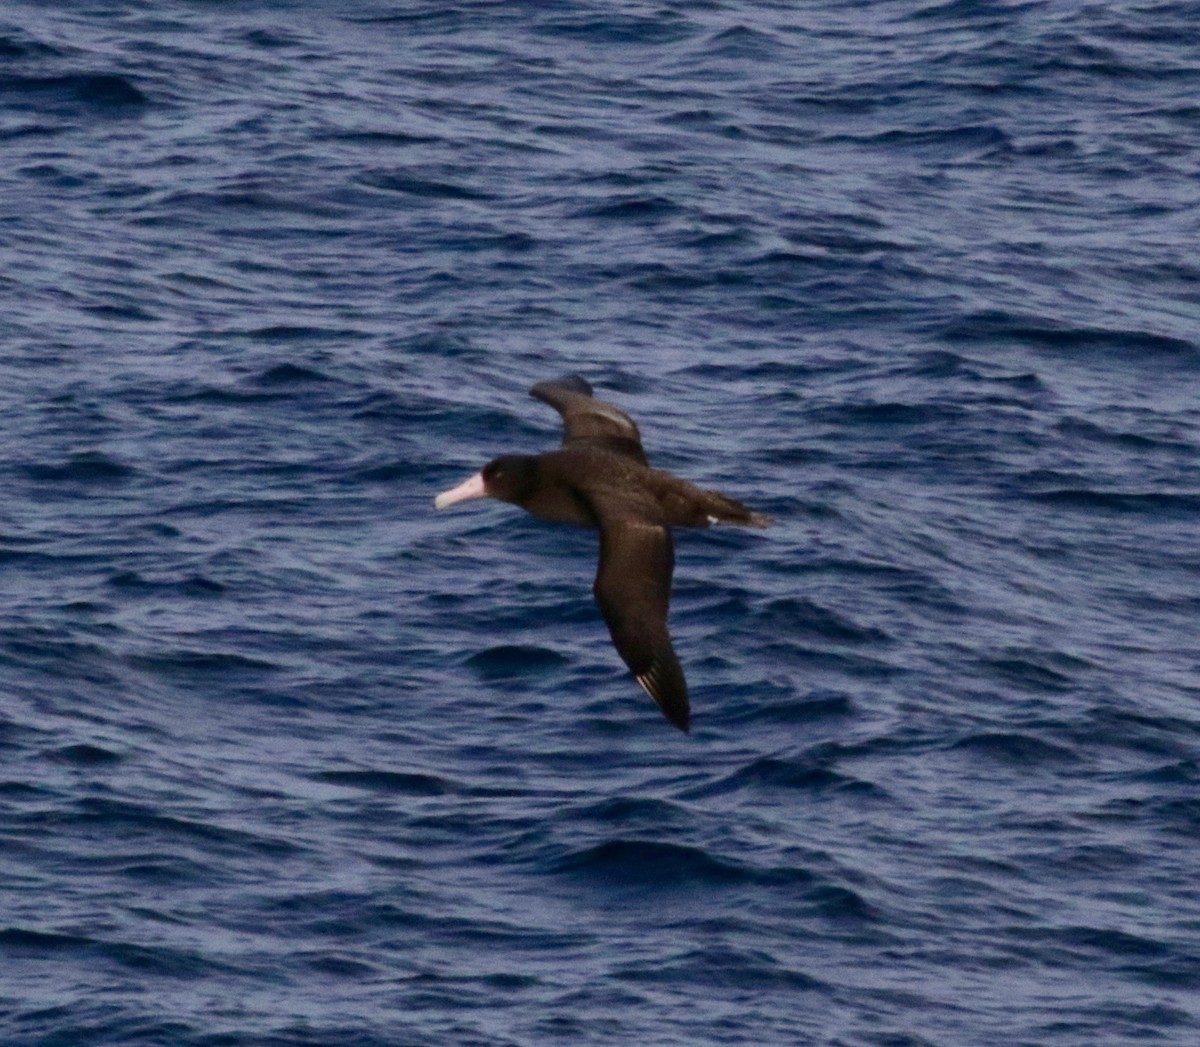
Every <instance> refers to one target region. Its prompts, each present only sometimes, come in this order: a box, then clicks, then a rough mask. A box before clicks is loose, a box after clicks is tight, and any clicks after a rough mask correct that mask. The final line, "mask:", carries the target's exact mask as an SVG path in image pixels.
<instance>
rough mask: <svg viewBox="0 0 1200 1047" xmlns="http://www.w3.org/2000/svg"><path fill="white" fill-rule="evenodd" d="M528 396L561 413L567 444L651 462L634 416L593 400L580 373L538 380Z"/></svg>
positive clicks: (588, 386) (566, 445)
mask: <svg viewBox="0 0 1200 1047" xmlns="http://www.w3.org/2000/svg"><path fill="white" fill-rule="evenodd" d="M529 395H530V396H533V397H536V398H537V399H538V400H541V401H543V402H544V403H548V404H549V405H550V406H551V407H553V408H554V409H555V410H556V411H557V412H558V413H559V414H560V415H562V420H563V446H564V447H596V448H599V449H601V450H605V451H610V452H612V453H614V454H620V455H625V456H626V457H629V458H632V459H634V460H635V461H637V462H639V463H640V464H642V465H647V464H649V463H647V461H646V452H645V451H643V450H642V434H641V433H639V432H638V427H637V425H636V424H634V421H633V419H632V418H630V417H629V415H627V414H626V413H625V412H624V411H622V410H621V409H620V408H618V407H615V406H613V405H612V404H610V403H605V402H604V401H603V400H596V399H594V398H593V397H592V387H591V386H590V385H588V383H587V382H585V381H584V380H583V379H582V378H580V377H579V376H578V375H573V374H572V375H566V376H565V377H563V378H555V379H554V380H552V381H549V382H538V384H537V385H535V386H534V387H533V388H532V389H530V390H529Z"/></svg>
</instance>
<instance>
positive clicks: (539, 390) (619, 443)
mask: <svg viewBox="0 0 1200 1047" xmlns="http://www.w3.org/2000/svg"><path fill="white" fill-rule="evenodd" d="M529 394H530V395H531V396H533V397H536V398H537V399H538V400H542V401H543V402H545V403H547V404H549V405H550V406H551V407H553V408H554V409H555V410H556V411H557V412H558V413H559V414H560V415H562V420H563V442H562V447H561V448H560V449H559V450H557V451H548V452H546V453H545V454H538V455H505V456H504V457H502V458H497V459H495V460H494V461H492V462H489V463H488V464H487V465H485V466H484V467H483V469H482V470H481V471H480V472H479V473H477V474H476V475H474V476H472V477H471V478H470V479H469V480H465V481H464V482H463V483H461V484H459V485H458V486H457V487H453V488H451V489H450V490H448V491H444V492H443V493H441V494H439V495H438V496H437V498H435V499H434V503H433V504H434V506H435V507H436V508H438V509H444V508H446V507H447V506H449V505H455V504H456V503H458V502H465V501H468V500H470V499H472V498H498V499H499V500H500V501H502V502H511V503H513V504H514V505H519V506H520V507H521V508H522V509H524V510H526V511H527V512H530V513H532V514H533V515H534V516H536V517H538V518H539V519H542V520H548V521H551V522H553V523H569V524H575V525H577V526H581V527H594V528H598V529H599V531H600V566H599V569H598V570H597V572H596V584H595V586H594V587H593V592H594V593H595V596H596V602H597V603H598V604H599V605H600V611H601V613H602V614H603V615H604V620H605V622H607V623H608V630H609V632H610V633H611V634H612V641H613V644H614V645H615V646H616V648H617V653H619V654H620V655H621V657H622V658H623V659H624V661H625V664H626V665H627V666H629V669H630V671H631V672H632V673H633V675H634V678H635V679H636V680H637V682H638V683H639V684H641V686H642V688H643V690H645V691H646V693H647V694H649V695H650V697H651V698H653V699H654V701H655V702H656V703H657V704H658V707H659V709H661V710H662V714H663V715H664V716H665V717H666V718H667V719H668V720H669V721H670V722H671V723H672V724H674V725H675V726H676V727H678V728H679V729H680V730H682V731H686V730H688V728H689V727H690V724H691V708H690V705H689V703H688V690H687V681H686V680H685V679H684V676H683V669H682V668H681V666H680V664H679V659H678V658H677V657H676V656H675V649H674V648H673V647H672V646H671V635H670V633H669V632H668V630H667V607H668V604H669V603H670V599H671V575H672V572H673V571H674V568H675V548H674V544H673V542H672V539H671V528H672V527H709V526H711V525H712V524H715V523H731V524H744V525H746V526H749V527H766V526H768V525H769V524H770V523H771V519H770V517H768V516H764V515H762V514H761V513H756V512H753V511H752V510H750V509H748V508H747V507H746V506H744V505H743V504H742V503H741V502H738V501H735V500H734V499H732V498H729V497H726V496H725V495H723V494H718V493H717V492H716V491H705V490H701V489H700V488H699V487H697V486H696V485H695V484H692V483H689V482H688V481H687V480H681V479H680V478H679V477H677V476H672V475H671V474H670V473H665V472H662V471H660V470H657V469H651V468H650V463H649V462H648V461H647V459H646V453H645V451H644V450H643V449H642V437H641V433H639V432H638V427H637V425H635V424H634V421H633V419H632V418H630V417H629V416H628V415H627V414H626V413H625V412H624V411H622V410H620V409H619V408H617V407H615V406H614V405H613V404H610V403H605V402H604V401H603V400H596V399H594V398H593V396H592V387H591V386H590V385H589V384H588V383H587V382H586V381H584V380H583V379H582V378H580V377H579V376H578V375H568V376H566V377H563V378H557V379H554V380H553V381H549V382H539V383H538V384H537V385H535V386H534V387H533V388H532V389H530V390H529Z"/></svg>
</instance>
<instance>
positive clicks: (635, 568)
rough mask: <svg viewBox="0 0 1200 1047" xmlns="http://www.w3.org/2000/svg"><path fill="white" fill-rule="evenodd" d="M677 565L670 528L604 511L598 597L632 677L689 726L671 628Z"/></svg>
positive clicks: (671, 715) (681, 726) (669, 714)
mask: <svg viewBox="0 0 1200 1047" xmlns="http://www.w3.org/2000/svg"><path fill="white" fill-rule="evenodd" d="M674 568H675V548H674V545H673V543H672V541H671V532H670V531H669V530H668V529H667V528H666V527H662V526H659V525H657V524H654V523H648V522H642V521H640V520H637V519H635V518H631V517H627V516H622V517H617V518H607V519H606V518H605V517H604V515H603V514H600V567H599V569H598V570H597V572H596V585H595V588H594V592H595V594H596V602H597V603H598V604H599V605H600V610H601V612H602V613H603V615H604V620H605V621H606V622H607V623H608V631H609V632H610V633H611V634H612V639H613V644H614V645H615V646H616V648H617V653H618V654H620V656H621V657H622V658H623V659H624V660H625V664H626V665H628V666H629V668H630V670H631V671H632V672H633V675H634V678H635V679H636V680H637V682H638V683H639V684H641V685H642V689H643V690H645V692H646V693H647V694H648V695H650V697H651V698H653V699H654V701H655V702H656V703H657V704H658V707H659V709H661V710H662V714H663V716H665V717H666V718H667V719H668V720H669V721H670V722H671V723H673V724H674V725H675V726H676V727H678V728H679V729H680V730H681V731H686V730H687V729H688V726H689V724H690V721H691V709H690V706H689V704H688V692H687V681H686V680H685V679H684V677H683V669H682V668H681V667H680V665H679V659H678V658H677V657H676V656H675V649H674V648H673V647H672V646H671V634H670V633H669V632H668V631H667V606H668V604H669V603H670V600H671V574H672V572H673V570H674Z"/></svg>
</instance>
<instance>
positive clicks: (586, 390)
mask: <svg viewBox="0 0 1200 1047" xmlns="http://www.w3.org/2000/svg"><path fill="white" fill-rule="evenodd" d="M549 389H566V390H567V391H568V392H572V393H582V394H583V395H584V396H591V395H592V387H591V385H589V384H588V382H587V380H586V379H584V378H581V377H580V376H579V375H577V374H564V375H563V376H562V377H561V378H551V379H549V380H547V381H545V382H538V384H537V385H535V386H534V387H533V388H532V389H530V390H529V395H530V396H532V397H534V398H535V399H537V400H544V399H546V397H545V391H546V390H549Z"/></svg>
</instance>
